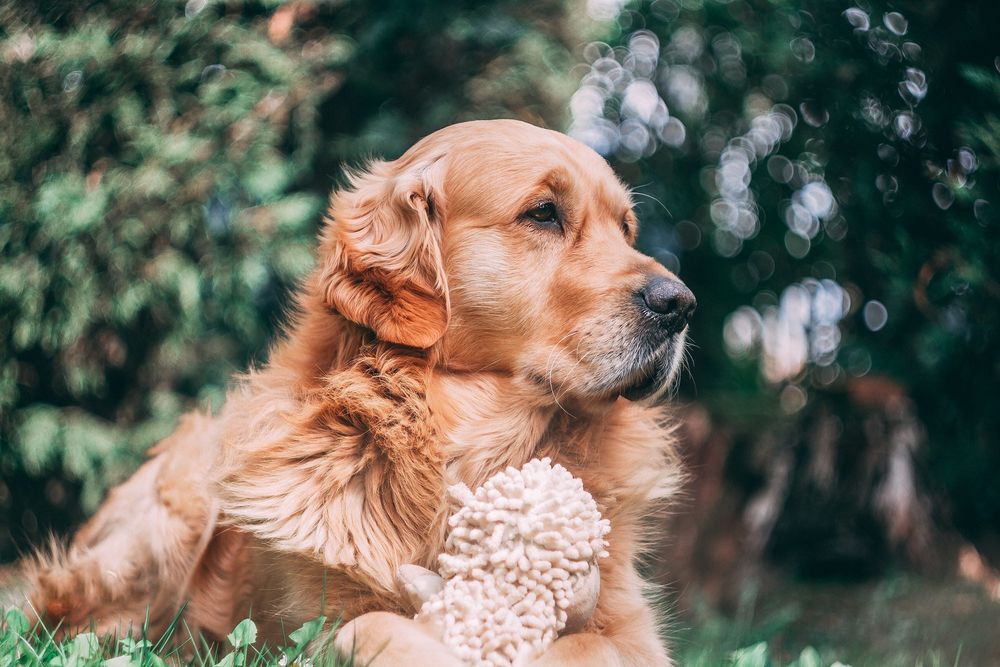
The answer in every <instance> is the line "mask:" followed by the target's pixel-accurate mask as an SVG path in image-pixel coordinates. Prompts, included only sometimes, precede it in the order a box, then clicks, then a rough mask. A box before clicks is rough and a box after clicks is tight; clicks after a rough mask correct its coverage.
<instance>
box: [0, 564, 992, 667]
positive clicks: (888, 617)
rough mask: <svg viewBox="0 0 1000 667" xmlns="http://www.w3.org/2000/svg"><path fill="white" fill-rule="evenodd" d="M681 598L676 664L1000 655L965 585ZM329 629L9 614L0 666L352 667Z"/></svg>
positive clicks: (896, 661)
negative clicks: (712, 601) (148, 626)
mask: <svg viewBox="0 0 1000 667" xmlns="http://www.w3.org/2000/svg"><path fill="white" fill-rule="evenodd" d="M688 599H689V605H688V606H689V609H688V610H687V611H686V612H684V613H682V614H679V615H678V617H677V619H676V620H675V623H674V627H673V630H672V632H671V640H670V641H671V645H672V647H673V650H674V654H675V656H676V657H677V659H678V662H679V664H680V665H681V666H682V667H831V666H832V665H851V666H852V667H975V666H978V665H991V664H996V663H997V656H998V655H1000V635H998V633H997V632H996V628H997V627H1000V604H998V603H997V602H995V601H994V600H991V599H990V598H989V596H988V595H986V594H985V593H984V592H983V591H982V590H981V589H979V588H978V587H976V586H974V585H970V584H967V583H964V582H955V581H936V580H928V579H921V578H917V577H911V576H893V577H887V578H885V579H883V580H880V581H874V582H869V583H864V584H852V585H847V584H843V583H839V584H838V583H835V582H828V583H815V582H813V583H804V582H789V581H783V582H782V583H780V584H778V585H777V586H774V585H772V586H770V587H769V588H768V590H767V592H766V593H758V591H757V590H755V589H753V588H748V589H747V590H746V591H745V592H744V595H743V596H742V598H741V601H740V602H739V604H738V605H737V609H736V611H735V613H733V614H732V615H729V616H724V615H722V614H720V613H718V612H717V611H714V610H712V608H711V607H709V606H708V605H707V604H704V603H701V602H698V600H697V598H696V597H695V596H691V595H689V597H688ZM331 625H332V626H333V627H332V628H331ZM335 630H336V623H333V624H331V623H327V620H326V619H325V618H324V617H319V618H316V619H313V620H312V621H310V622H308V623H306V624H305V625H303V626H302V627H301V628H299V629H297V630H295V631H294V632H292V633H290V634H289V635H288V638H287V639H286V640H285V642H284V643H283V645H281V646H268V645H265V644H263V643H262V642H258V640H257V628H256V626H255V625H254V623H253V621H252V620H250V619H246V620H243V621H241V622H240V623H239V624H237V626H236V627H235V628H234V629H233V631H232V632H231V633H230V634H229V636H228V638H227V641H226V642H224V643H223V644H222V645H221V646H209V645H208V644H207V643H205V642H204V641H203V640H200V639H199V640H196V639H195V638H194V637H193V636H192V633H191V632H189V631H188V629H187V627H186V626H185V625H184V624H183V622H182V621H181V620H180V619H179V618H178V619H175V622H174V623H173V624H171V626H170V628H169V629H168V632H167V633H166V635H165V636H164V637H163V638H161V639H159V640H157V641H156V642H155V643H154V642H153V641H150V640H149V639H146V638H145V633H144V632H142V631H141V630H140V631H139V632H138V633H137V635H139V637H138V638H131V637H126V638H113V637H103V638H102V637H98V636H97V635H96V634H94V633H92V632H85V633H82V634H79V635H77V636H75V637H66V638H63V637H60V638H58V639H57V638H56V637H55V636H54V634H53V633H52V632H49V631H47V630H45V629H44V628H32V627H30V624H29V622H28V620H27V619H26V618H25V617H24V615H23V614H21V613H20V612H18V611H7V612H6V614H5V615H3V616H0V667H15V666H16V667H21V666H24V667H42V666H44V667H161V666H163V665H165V664H177V665H189V666H191V667H272V666H273V667H350V666H351V665H352V662H353V661H351V660H349V659H348V660H338V659H337V658H336V657H334V656H333V655H332V652H330V651H323V650H322V649H323V647H324V642H326V641H328V640H329V638H330V637H332V634H333V632H335ZM317 656H318V657H317Z"/></svg>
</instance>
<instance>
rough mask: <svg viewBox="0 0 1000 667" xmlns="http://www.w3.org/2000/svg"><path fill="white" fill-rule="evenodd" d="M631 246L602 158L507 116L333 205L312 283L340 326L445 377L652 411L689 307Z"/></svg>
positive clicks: (454, 136)
mask: <svg viewBox="0 0 1000 667" xmlns="http://www.w3.org/2000/svg"><path fill="white" fill-rule="evenodd" d="M635 236H636V218H635V214H634V213H633V211H632V202H631V199H630V197H629V194H628V191H627V190H626V189H625V187H623V185H622V184H621V182H620V181H619V180H618V178H617V177H616V176H615V174H614V172H613V171H612V170H611V168H610V167H609V166H608V164H607V162H605V161H604V160H603V159H602V158H601V157H600V156H599V155H598V154H597V153H595V152H593V151H592V150H590V149H589V148H587V147H586V146H584V145H582V144H580V143H579V142H577V141H574V140H572V139H570V138H569V137H566V136H564V135H562V134H559V133H556V132H552V131H549V130H543V129H539V128H537V127H533V126H531V125H527V124H525V123H520V122H517V121H476V122H471V123H462V124H459V125H453V126H451V127H448V128H445V129H443V130H440V131H438V132H436V133H434V134H432V135H430V136H429V137H427V138H425V139H423V140H422V141H420V142H419V143H417V144H416V145H415V146H414V147H413V148H411V149H410V150H409V151H407V153H406V154H405V155H403V156H402V157H401V158H399V159H398V160H396V161H394V162H377V163H375V164H373V165H371V166H370V167H369V169H368V170H367V171H365V172H362V173H359V174H357V175H355V177H354V179H353V182H352V186H351V187H350V188H348V189H345V190H343V191H341V192H338V193H336V194H335V195H334V197H333V201H332V204H331V215H330V219H329V222H328V225H327V228H326V230H325V233H324V239H323V243H322V247H321V258H320V261H321V267H320V277H321V282H320V284H321V285H322V286H323V290H324V296H325V298H326V301H327V303H328V305H329V306H330V307H332V308H334V309H335V310H337V311H339V312H340V313H341V314H342V315H344V316H345V317H347V318H348V319H350V320H352V321H354V322H356V323H358V324H361V325H363V326H365V327H368V328H369V329H371V330H372V331H373V332H374V333H375V335H376V336H377V337H378V338H380V339H382V340H386V341H390V342H393V343H399V344H402V345H409V346H414V347H421V348H430V347H434V348H436V350H437V352H438V353H439V355H440V359H441V363H442V364H444V365H446V366H447V367H449V368H451V369H453V370H462V371H489V372H499V373H508V374H512V375H515V376H517V377H519V378H522V379H524V380H526V381H528V382H531V383H534V384H536V385H538V386H539V387H540V388H541V389H543V390H544V391H546V392H551V394H552V395H553V397H555V398H556V399H557V400H559V399H561V398H562V397H568V398H572V399H582V400H588V401H594V400H611V399H614V398H616V397H618V396H624V397H626V398H628V399H631V400H644V401H656V400H658V399H659V398H661V397H662V396H663V395H664V394H666V393H667V390H668V387H669V385H670V384H671V382H672V380H673V379H674V376H675V375H676V373H677V369H678V367H679V365H680V360H681V357H682V356H683V348H684V340H685V336H686V327H687V322H688V319H689V318H690V316H691V313H692V312H693V311H694V307H695V299H694V295H692V294H691V291H690V290H689V289H688V288H687V287H685V286H684V284H683V283H681V282H680V281H679V280H678V279H677V277H676V276H674V275H673V274H672V273H670V272H669V271H667V270H666V269H665V268H664V267H663V266H661V265H660V264H658V263H657V262H655V261H654V260H653V259H651V258H650V257H647V256H646V255H643V254H641V253H640V252H639V251H637V250H636V249H635V248H634V247H633V246H634V242H635Z"/></svg>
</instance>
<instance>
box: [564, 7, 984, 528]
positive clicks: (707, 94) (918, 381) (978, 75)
mask: <svg viewBox="0 0 1000 667" xmlns="http://www.w3.org/2000/svg"><path fill="white" fill-rule="evenodd" d="M599 4H601V5H608V4H610V5H614V4H615V3H599ZM998 22H1000V4H997V3H991V2H975V1H968V0H966V1H944V0H931V1H929V2H928V1H923V0H920V1H917V0H913V1H909V0H860V1H859V2H828V1H824V0H798V1H790V0H748V1H726V0H656V1H654V2H645V1H643V2H633V3H628V4H626V5H625V6H624V8H623V9H622V10H621V12H620V13H619V14H618V17H617V27H616V28H614V29H612V32H611V34H610V35H609V36H608V40H607V43H606V44H598V45H591V46H590V47H588V51H587V52H586V54H585V55H586V57H587V61H588V64H589V66H590V71H589V72H588V73H586V74H585V78H584V80H583V85H582V87H581V91H580V92H578V93H577V95H576V96H575V97H574V99H573V102H572V105H571V108H572V109H573V121H572V125H571V128H570V131H571V133H574V134H576V135H577V136H580V137H581V138H583V139H585V140H589V141H590V143H592V144H593V145H595V146H601V147H603V150H604V152H606V153H607V154H609V155H610V157H611V158H612V160H613V161H614V162H615V163H616V167H617V168H618V169H619V171H620V172H621V173H623V174H624V175H625V176H626V178H627V179H628V180H629V182H631V183H633V184H635V185H636V186H637V188H636V189H637V192H638V195H639V202H640V205H641V207H642V215H641V216H640V217H641V218H642V219H643V220H644V224H645V225H646V230H645V231H646V233H645V235H644V238H643V241H644V243H645V246H646V248H647V250H648V251H649V252H651V253H653V254H654V255H656V256H658V257H659V258H660V259H661V260H662V261H664V263H666V264H668V265H670V266H674V267H675V268H677V269H678V270H679V272H680V275H681V277H682V278H684V279H685V281H687V282H688V283H689V284H690V285H692V287H693V288H694V290H695V293H696V294H697V295H698V301H699V311H698V313H697V314H696V321H695V322H694V323H693V338H694V341H695V343H696V345H697V348H696V349H695V350H694V352H693V368H694V370H693V378H694V379H695V380H696V382H693V383H690V385H689V386H688V388H687V391H688V392H689V393H690V394H691V395H694V396H696V397H697V398H698V399H699V400H701V401H703V402H706V403H708V404H709V405H711V406H712V408H713V411H714V412H715V413H716V414H717V415H719V416H721V418H722V419H723V420H724V421H728V422H730V423H733V422H737V423H738V422H743V423H746V424H748V425H749V426H748V428H750V429H751V430H756V431H758V432H759V431H761V430H766V429H769V428H772V427H773V425H774V423H775V419H776V417H777V418H778V420H779V421H780V420H784V421H789V420H794V419H796V418H797V417H796V415H797V413H798V412H799V411H800V410H801V409H802V407H803V406H804V405H806V404H807V403H808V402H809V401H811V400H812V399H813V398H814V397H815V396H817V395H820V394H823V393H825V392H844V391H847V392H848V393H851V392H852V391H853V390H854V389H855V388H860V387H861V386H862V382H861V381H863V380H864V379H865V378H872V377H873V376H885V377H888V378H891V382H890V383H885V384H882V385H879V384H870V385H867V386H869V387H872V388H874V391H873V390H871V389H870V390H868V392H867V393H868V394H872V393H874V394H875V396H866V400H869V401H871V400H872V399H874V400H876V401H878V400H884V401H885V405H886V406H887V407H891V400H892V396H891V395H890V394H891V391H886V392H881V391H880V388H884V389H887V390H893V389H894V388H895V387H901V388H902V390H903V391H904V392H905V393H906V394H907V395H908V396H909V397H910V398H912V399H913V401H914V402H915V405H916V408H917V409H916V413H917V415H918V416H919V419H920V420H921V422H922V423H923V424H924V425H925V426H926V429H927V435H928V438H927V442H928V449H927V451H926V452H924V451H920V452H914V453H913V455H914V456H915V457H916V458H917V460H918V462H919V467H920V468H921V470H920V471H919V472H918V475H920V476H921V477H922V478H926V479H929V480H930V482H931V486H932V488H933V489H934V491H935V492H936V493H938V494H940V495H939V496H938V497H943V498H944V499H945V501H946V502H945V503H944V504H943V506H942V507H939V508H937V510H936V511H938V512H940V513H941V514H947V513H950V515H951V516H950V520H951V521H953V522H954V524H955V525H957V526H958V527H959V528H961V529H962V530H963V531H964V532H965V533H966V535H968V536H972V537H983V538H985V539H987V540H990V539H992V536H994V535H995V529H996V526H998V525H1000V486H998V485H997V484H996V483H995V481H994V479H993V475H991V474H989V473H988V472H987V471H996V470H1000V448H998V447H997V442H998V439H1000V412H998V411H997V410H996V407H995V406H996V402H997V398H998V396H1000V394H998V391H1000V215H998V208H997V207H998V206H1000V140H998V137H1000V132H998V131H1000V72H998V70H1000V58H998V53H1000V52H998V51H997V40H996V32H995V30H994V28H993V26H995V25H997V24H998ZM858 391H859V392H860V389H858ZM848 446H852V445H851V444H850V443H848ZM840 455H842V456H855V457H858V456H862V455H864V453H863V452H860V451H857V450H854V451H850V452H848V451H845V452H841V453H840ZM838 465H840V464H838ZM885 465H886V466H887V465H888V462H886V463H885ZM923 481H925V479H921V480H918V481H917V483H918V484H919V483H922V482H923ZM904 483H905V482H904ZM869 491H870V489H869V490H861V491H860V492H863V493H868V492H869ZM905 492H906V489H902V490H901V491H900V493H905ZM803 500H804V499H801V498H799V499H796V498H789V499H788V500H787V502H788V503H796V502H802V501H803ZM857 502H858V504H862V503H866V502H871V498H866V497H865V496H859V497H858V500H857Z"/></svg>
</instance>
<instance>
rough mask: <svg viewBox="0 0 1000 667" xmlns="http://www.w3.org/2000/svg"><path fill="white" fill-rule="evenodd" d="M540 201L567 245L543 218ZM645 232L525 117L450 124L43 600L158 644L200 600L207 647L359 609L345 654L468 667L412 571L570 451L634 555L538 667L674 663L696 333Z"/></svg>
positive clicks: (371, 180)
mask: <svg viewBox="0 0 1000 667" xmlns="http://www.w3.org/2000/svg"><path fill="white" fill-rule="evenodd" d="M540 202H552V203H553V205H554V206H556V207H557V208H558V210H559V211H560V216H561V219H560V223H561V225H560V226H559V227H558V228H556V227H553V226H552V225H546V224H536V223H534V222H532V221H531V220H530V219H527V218H525V217H524V212H525V211H528V210H531V209H532V208H533V207H536V206H538V204H539V203H540ZM635 231H636V230H635V218H634V215H633V213H632V211H631V201H630V199H629V196H628V193H627V191H626V190H625V188H623V187H622V185H621V184H620V182H619V181H618V179H617V178H616V177H615V176H614V174H613V173H612V171H611V169H610V168H609V167H608V165H607V163H606V162H605V161H604V160H603V159H601V158H600V157H599V156H598V155H597V154H596V153H594V152H592V151H591V150H589V149H588V148H586V147H584V146H582V145H581V144H579V143H577V142H575V141H573V140H571V139H569V138H567V137H565V136H563V135H560V134H557V133H555V132H550V131H547V130H541V129H538V128H535V127H532V126H530V125H526V124H523V123H519V122H515V121H480V122H472V123H464V124H460V125H455V126H452V127H449V128H445V129H444V130H441V131H439V132H437V133H435V134H433V135H431V136H429V137H427V138H425V139H424V140H422V141H421V142H419V143H418V144H416V145H415V146H414V147H413V148H412V149H411V150H410V151H408V152H407V153H406V154H405V155H403V156H402V157H401V158H399V159H398V160H396V161H393V162H376V163H374V164H373V165H371V166H369V168H368V169H367V170H365V171H363V172H359V173H357V174H356V175H354V177H353V179H352V183H351V185H350V187H348V188H346V189H344V190H342V191H339V192H337V193H335V194H334V195H333V197H332V200H331V204H330V212H329V215H328V217H327V219H326V223H325V226H324V229H323V232H322V236H321V240H320V247H319V256H318V264H317V267H316V269H315V270H314V271H313V273H312V274H311V275H310V276H309V277H308V278H307V279H306V280H305V281H304V283H303V285H302V287H301V289H300V290H299V292H298V294H297V295H296V306H297V307H296V315H295V316H294V318H293V319H292V321H291V322H290V324H289V325H288V326H287V328H286V331H285V332H284V336H283V338H282V340H281V341H280V342H279V343H278V344H277V345H276V346H275V347H274V349H273V350H272V351H271V355H270V360H269V362H268V364H267V365H266V366H265V367H263V368H261V369H259V370H256V371H252V372H250V373H249V374H248V375H246V376H245V377H243V378H242V379H241V380H240V381H239V383H238V385H237V386H236V387H234V388H233V390H232V391H231V392H230V395H229V397H228V399H227V402H226V405H225V407H224V408H223V410H222V411H221V413H220V414H219V415H218V416H215V417H210V416H206V415H202V414H193V415H190V416H188V417H186V418H185V419H184V420H183V422H182V423H181V425H180V426H179V428H178V429H177V431H176V432H175V433H174V434H173V435H172V436H171V437H170V438H168V439H167V440H165V441H164V442H162V443H161V444H159V445H158V446H157V447H155V448H154V449H153V450H152V451H151V458H150V460H149V461H148V462H147V463H146V464H145V465H144V466H143V467H142V468H140V469H139V471H138V472H136V474H135V475H134V476H133V477H132V478H131V479H129V480H128V481H127V482H125V483H124V484H122V485H121V486H120V487H118V488H117V489H115V490H114V491H112V492H111V494H110V495H109V497H108V498H107V500H106V501H105V503H104V505H103V506H102V508H101V509H100V511H99V512H98V513H97V514H96V515H95V516H94V517H93V518H92V519H91V520H90V521H89V522H88V523H87V524H86V525H85V526H84V527H83V529H81V530H80V532H79V533H78V534H77V535H76V537H75V539H74V540H73V542H72V544H71V546H70V547H69V548H68V550H66V551H65V552H59V551H55V552H54V553H53V554H52V555H51V556H48V557H44V558H39V559H37V561H36V562H35V563H34V565H33V567H32V568H31V569H30V571H29V579H30V581H31V586H30V590H29V599H30V602H31V604H32V605H33V608H34V609H37V610H38V611H39V613H40V614H41V615H42V616H43V617H44V618H45V619H46V620H48V621H49V622H55V621H61V622H62V623H63V627H64V628H73V627H79V626H83V625H86V624H88V623H90V619H94V620H93V622H94V623H95V625H96V627H97V628H98V630H101V631H105V630H114V629H127V628H128V627H129V626H131V627H133V628H138V627H139V626H140V625H141V624H142V623H143V619H144V618H146V613H147V608H148V610H149V622H150V626H151V631H152V632H154V633H155V632H156V631H158V630H161V629H162V628H163V627H164V626H165V624H166V623H167V622H169V620H170V619H171V618H172V617H173V616H174V614H175V613H176V612H177V610H178V609H180V608H181V606H182V604H183V603H185V602H187V606H186V607H185V608H184V619H185V621H186V622H187V623H188V625H189V626H191V627H193V628H195V629H196V630H197V631H200V632H202V633H203V634H205V635H206V636H208V637H210V638H222V637H224V636H225V634H226V633H227V632H228V631H229V630H230V629H231V627H232V625H233V624H234V623H235V622H237V621H238V620H239V619H241V618H243V617H245V616H246V615H247V614H250V613H252V615H253V617H254V619H255V620H256V621H257V623H258V626H259V628H260V631H261V633H262V635H263V637H265V638H267V639H270V640H279V639H280V638H281V637H282V633H283V632H287V631H290V630H292V629H294V628H296V627H297V626H298V625H299V624H301V623H302V622H304V621H305V620H308V619H310V618H313V617H315V616H316V615H318V614H319V613H321V612H322V613H324V614H326V615H327V616H329V617H331V618H336V617H337V616H339V615H341V614H343V616H344V617H345V618H346V619H352V618H354V619H357V620H356V621H355V622H354V623H351V624H350V625H349V626H348V627H347V629H346V631H344V632H342V636H341V639H340V641H341V643H342V644H343V643H344V642H348V643H354V642H356V644H357V645H356V649H357V650H358V651H359V653H360V654H361V656H362V657H363V658H364V657H371V656H372V655H373V654H374V653H376V652H379V651H381V653H379V657H378V661H377V664H395V662H397V661H400V662H401V661H404V660H405V661H407V662H408V663H410V664H428V665H444V664H449V660H450V659H449V658H448V656H447V655H446V653H445V649H444V647H443V646H441V645H440V643H439V642H437V641H436V640H435V639H434V638H433V637H430V636H429V635H427V634H426V632H425V631H424V630H423V629H422V628H420V627H419V626H417V624H416V623H415V622H413V621H412V620H410V619H408V618H404V616H403V615H411V614H412V613H413V610H412V609H408V608H407V606H406V603H405V602H404V600H403V598H402V597H401V596H400V595H399V594H398V593H397V590H396V587H395V584H394V575H395V572H396V569H397V568H398V566H399V565H401V564H404V563H416V564H419V565H423V566H427V567H434V561H435V557H436V555H437V554H438V553H439V551H440V550H441V548H442V542H443V538H444V533H445V518H446V517H445V515H444V512H445V507H444V502H443V500H442V499H443V491H444V489H445V486H446V485H447V484H451V483H454V482H457V481H459V480H460V481H463V482H465V483H466V484H468V485H470V486H471V487H473V488H474V487H476V486H477V485H479V484H481V483H482V482H483V481H484V480H485V479H486V478H488V477H489V476H490V475H492V474H494V473H495V472H497V471H499V470H501V469H503V468H504V467H506V466H508V465H513V466H521V465H522V464H523V463H525V462H526V461H528V460H529V459H531V458H535V457H540V456H549V457H552V459H553V460H554V461H555V462H558V463H561V464H563V465H564V466H565V467H567V468H568V469H569V470H570V471H571V472H572V473H573V474H575V475H577V476H579V477H580V478H582V479H583V481H584V486H585V487H586V488H587V489H588V490H589V491H590V492H591V493H592V494H593V495H594V497H595V498H596V500H597V501H598V503H599V506H600V507H601V510H602V512H603V513H604V516H606V517H607V518H608V519H610V521H611V526H612V532H611V534H610V536H609V540H610V549H609V550H610V553H611V556H610V558H608V559H606V560H605V561H604V562H603V563H602V566H601V594H600V598H599V601H598V604H597V608H596V611H595V613H594V615H593V617H592V618H591V620H590V622H589V623H588V624H587V626H586V627H585V629H584V632H581V633H577V634H571V635H567V636H564V637H562V638H560V639H559V640H557V641H556V643H555V644H554V645H553V647H552V648H551V650H550V651H549V652H548V653H547V654H546V655H545V656H544V657H543V658H542V660H541V661H540V662H539V664H580V665H584V664H594V665H613V664H620V665H643V666H648V665H663V664H669V663H670V661H669V658H668V656H667V653H666V651H665V649H664V647H663V645H662V642H661V640H660V638H659V636H658V628H657V621H656V616H655V613H654V610H653V609H652V608H651V606H650V604H649V603H648V602H647V599H646V597H645V595H644V592H645V587H644V584H643V582H642V580H641V578H640V576H639V574H638V573H637V571H636V560H637V558H638V557H639V555H640V552H641V551H642V549H643V547H644V540H645V538H646V536H647V533H648V530H647V529H646V528H645V527H644V520H645V519H646V518H647V517H648V516H649V515H650V513H651V511H652V510H654V509H655V508H656V507H658V506H659V505H661V504H662V503H660V501H662V500H663V499H666V498H668V497H669V496H670V494H671V493H672V491H673V489H674V487H675V484H676V481H677V476H678V474H679V473H678V463H677V461H676V460H675V457H674V454H673V442H672V439H671V435H670V432H669V429H668V427H667V426H665V424H664V418H663V415H662V411H661V409H659V408H657V407H655V403H657V402H658V401H659V400H660V399H662V397H663V395H664V393H665V392H667V391H669V386H668V385H669V384H670V382H671V381H672V378H673V375H674V374H675V372H676V367H677V364H678V360H679V358H680V356H681V354H682V348H683V342H684V341H683V336H684V334H683V332H682V333H680V334H677V335H674V336H671V337H670V338H669V340H666V339H664V338H663V337H662V336H660V337H659V338H657V337H656V336H655V335H653V333H651V331H652V330H651V329H650V326H651V325H650V324H649V322H648V321H645V320H646V319H648V318H645V317H644V315H643V313H642V312H641V308H639V307H637V306H636V305H635V303H636V302H635V298H636V297H635V295H636V293H637V290H640V289H641V288H642V286H643V284H645V282H646V281H647V280H649V279H650V277H653V276H665V277H671V274H669V272H667V271H666V270H665V269H664V268H662V267H661V266H659V265H658V264H657V263H656V262H654V261H653V260H652V259H650V258H649V257H646V256H644V255H642V254H641V253H639V252H638V251H636V250H635V249H634V248H633V247H632V243H633V241H634V237H635ZM651 364H653V365H654V366H655V367H656V368H662V369H664V370H663V372H662V373H661V374H660V375H657V376H655V377H658V378H659V380H657V382H658V384H657V385H656V386H655V387H654V388H653V390H652V391H651V392H650V393H649V396H648V398H646V399H645V400H644V401H635V402H631V401H627V400H625V399H624V398H621V397H620V394H621V393H622V391H623V389H624V388H626V387H628V386H630V385H634V384H636V383H641V382H642V381H644V379H645V378H647V377H650V370H649V369H650V365H651ZM414 661H415V662H414Z"/></svg>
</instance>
